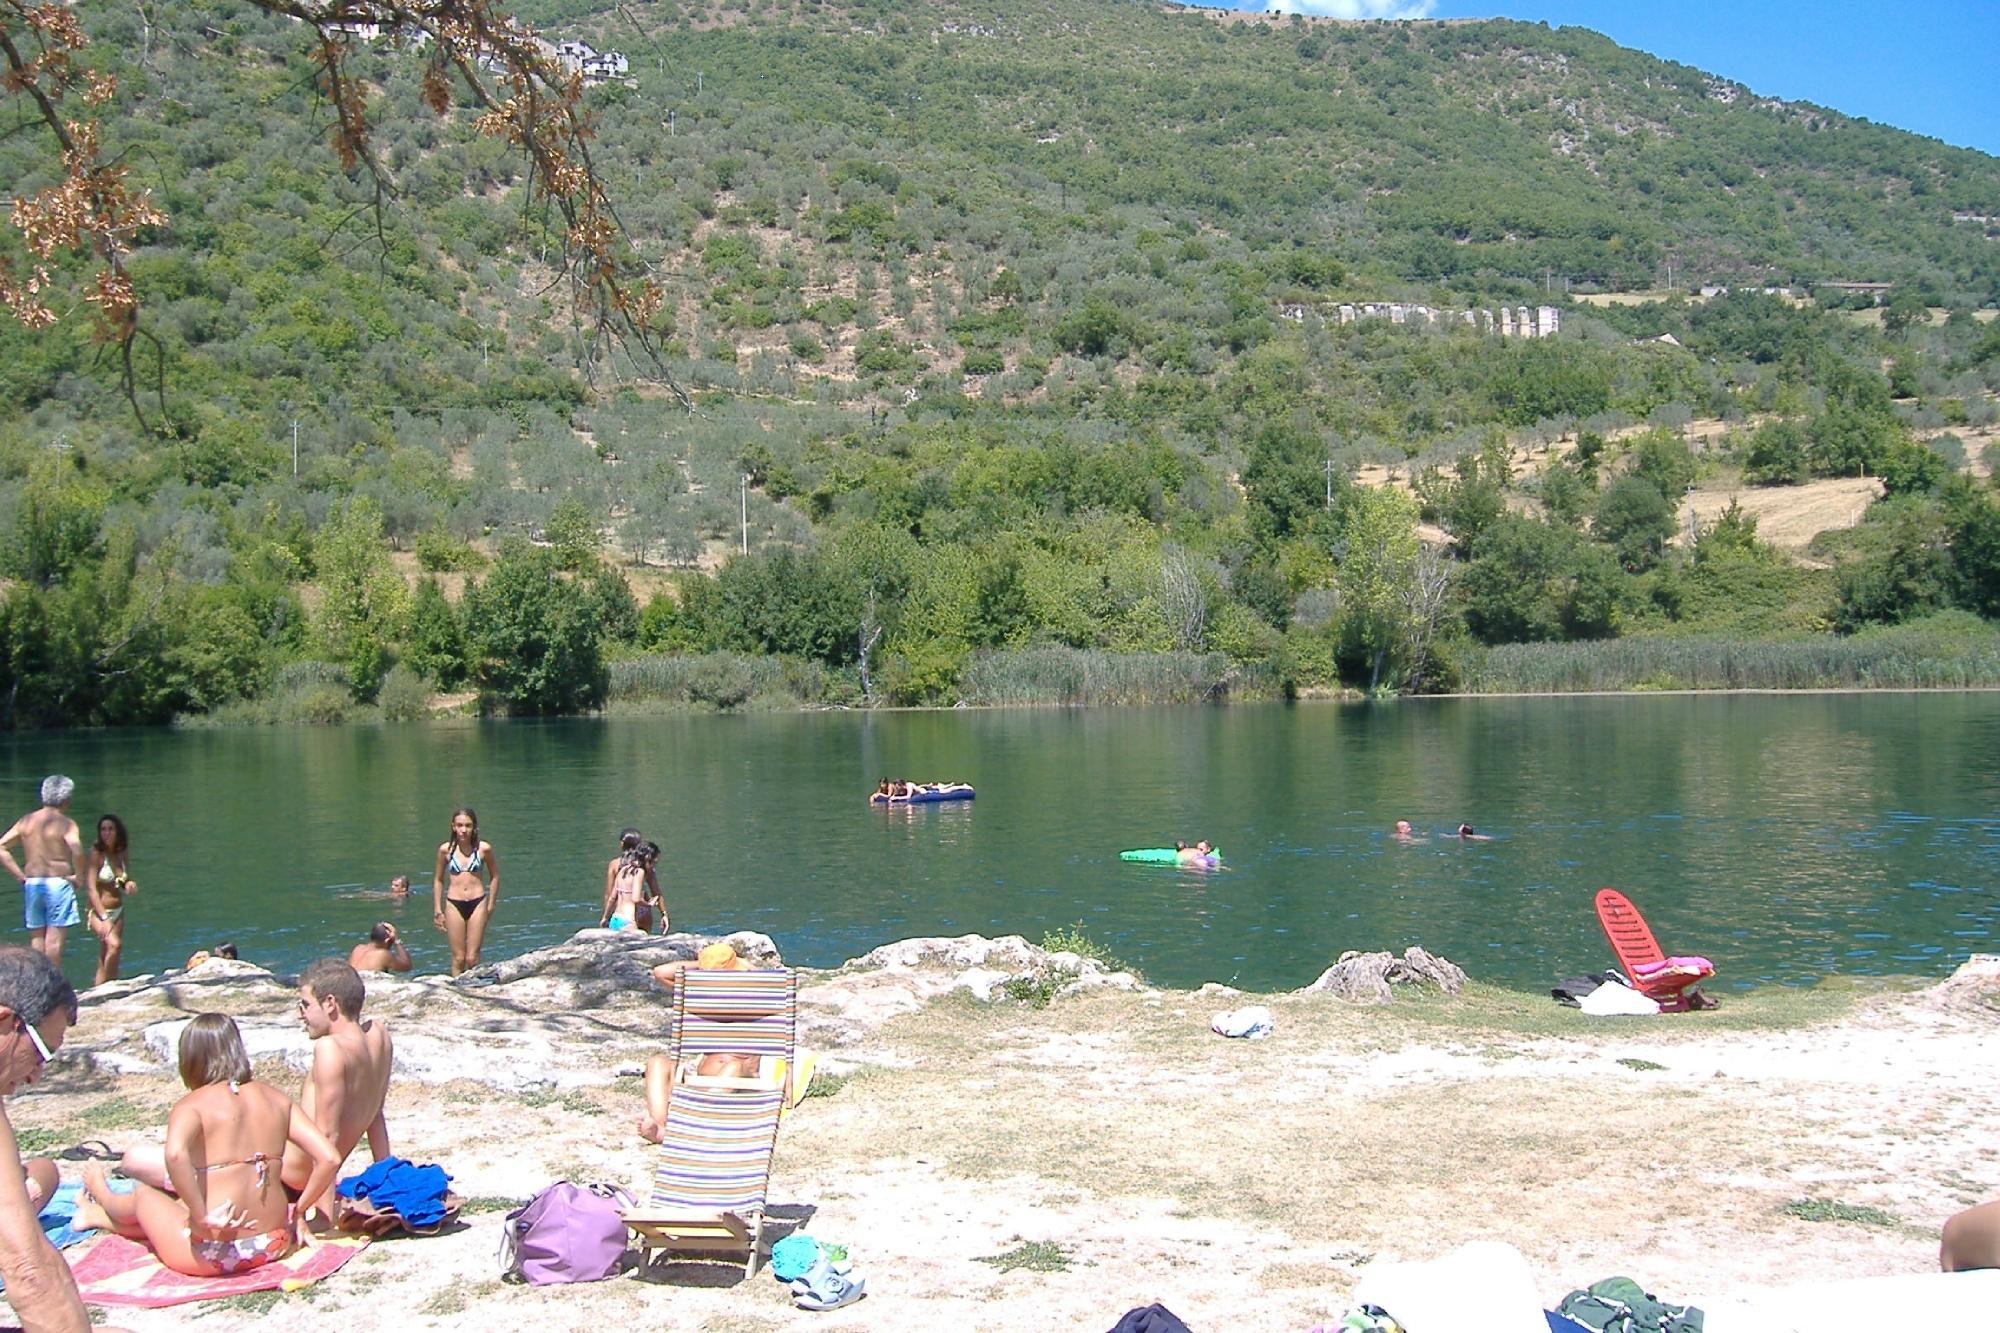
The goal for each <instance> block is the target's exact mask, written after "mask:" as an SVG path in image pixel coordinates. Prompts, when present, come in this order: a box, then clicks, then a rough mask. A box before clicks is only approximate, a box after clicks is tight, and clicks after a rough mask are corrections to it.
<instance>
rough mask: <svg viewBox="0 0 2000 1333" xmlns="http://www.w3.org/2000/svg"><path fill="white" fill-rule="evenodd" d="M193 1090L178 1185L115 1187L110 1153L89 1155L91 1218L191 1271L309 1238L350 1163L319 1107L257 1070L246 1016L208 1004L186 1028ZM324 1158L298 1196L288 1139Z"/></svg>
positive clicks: (270, 1254)
mask: <svg viewBox="0 0 2000 1333" xmlns="http://www.w3.org/2000/svg"><path fill="white" fill-rule="evenodd" d="M180 1064H181V1082H183V1083H185V1084H186V1085H187V1086H188V1088H189V1090H190V1091H189V1092H188V1095H187V1096H185V1097H183V1098H181V1099H180V1100H179V1101H178V1102H175V1103H174V1109H173V1110H172V1111H170V1112H168V1113H167V1151H166V1158H167V1162H166V1165H167V1179H168V1180H169V1181H171V1182H172V1184H173V1187H174V1192H173V1193H172V1194H169V1193H167V1192H166V1191H165V1190H160V1189H156V1188H154V1187H153V1186H151V1185H148V1184H145V1183H143V1182H135V1184H134V1187H133V1191H132V1193H130V1194H119V1193H116V1192H114V1191H113V1190H112V1189H111V1188H110V1185H109V1183H108V1181H107V1180H106V1176H105V1169H104V1166H103V1164H102V1163H99V1162H90V1163H87V1164H86V1165H85V1166H84V1169H83V1179H84V1187H85V1190H86V1191H87V1193H88V1199H87V1201H84V1202H82V1203H80V1205H79V1207H78V1208H77V1216H76V1221H77V1224H78V1225H79V1226H88V1227H93V1228H97V1229H100V1230H110V1231H116V1232H118V1233H119V1234H120V1235H122V1236H128V1237H130V1238H131V1239H133V1240H143V1241H145V1242H146V1244H148V1245H150V1246H151V1247H152V1250H153V1253H154V1254H155V1255H157V1256H159V1260H160V1262H161V1263H163V1264H165V1265H166V1266H167V1267H168V1268H171V1269H173V1270H174V1271H175V1272H176V1273H186V1274H188V1275H189V1276H191V1277H216V1276H224V1275H227V1274H230V1273H243V1272H248V1271H249V1270H250V1269H253V1268H262V1267H263V1266H264V1265H265V1264H268V1263H271V1262H272V1261H274V1260H277V1259H282V1258H284V1257H285V1256H286V1255H288V1254H290V1253H291V1252H292V1250H293V1249H294V1248H296V1247H297V1245H298V1220H299V1219H300V1218H301V1217H303V1216H305V1215H306V1213H308V1212H309V1211H311V1209H312V1208H313V1206H314V1205H315V1204H317V1203H318V1202H319V1201H320V1196H321V1195H323V1194H325V1193H326V1191H327V1188H328V1187H329V1186H331V1185H332V1184H333V1173H334V1172H335V1170H337V1169H338V1168H339V1166H340V1162H339V1159H338V1158H336V1157H335V1155H334V1151H333V1145H332V1144H331V1143H329V1142H327V1139H326V1135H324V1134H322V1133H320V1132H319V1130H318V1128H317V1127H315V1126H314V1124H313V1122H312V1117H310V1116H308V1115H306V1114H305V1113H304V1112H303V1111H301V1110H299V1108H298V1107H297V1106H296V1105H295V1104H293V1102H292V1099H291V1098H290V1097H287V1096H286V1095H285V1094H284V1093H282V1092H280V1091H278V1089H276V1088H273V1087H270V1086H269V1085H267V1084H263V1083H258V1082H255V1081H253V1080H252V1079H251V1077H250V1057H249V1056H248V1055H247V1054H245V1053H244V1050H243V1037H242V1034H240V1033H239V1032H238V1031H237V1030H236V1022H235V1020H234V1019H232V1018H230V1017H229V1016H228V1015H226V1014H202V1015H200V1016H199V1017H197V1018H196V1019H195V1020H194V1021H193V1022H191V1023H189V1024H188V1025H187V1027H186V1028H185V1029H184V1030H183V1031H182V1032H181V1044H180ZM288 1143H289V1144H297V1145H298V1147H299V1149H300V1151H302V1152H304V1153H305V1154H306V1156H307V1157H309V1158H311V1159H312V1174H311V1175H310V1176H308V1177H307V1179H306V1186H305V1191H304V1192H303V1193H302V1194H300V1195H299V1199H298V1202H297V1203H296V1204H295V1203H292V1202H291V1201H290V1200H288V1199H287V1198H286V1197H285V1182H284V1181H283V1180H282V1179H281V1178H280V1177H279V1174H278V1171H279V1168H280V1167H281V1166H282V1165H283V1164H284V1160H285V1145H286V1144H288Z"/></svg>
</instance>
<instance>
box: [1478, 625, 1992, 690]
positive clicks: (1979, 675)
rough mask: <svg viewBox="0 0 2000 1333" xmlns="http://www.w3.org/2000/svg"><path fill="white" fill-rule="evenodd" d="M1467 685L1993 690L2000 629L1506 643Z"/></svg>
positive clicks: (1480, 687)
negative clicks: (1846, 635)
mask: <svg viewBox="0 0 2000 1333" xmlns="http://www.w3.org/2000/svg"><path fill="white" fill-rule="evenodd" d="M1464 686H1465V692H1466V693H1468V694H1580V693H1591V692H1604V691H1645V690H1839V689H1991V688H1996V687H2000V637H1995V636H1994V635H1992V634H1990V633H1987V634H1982V635H1978V636H1973V635H1967V634H1961V633H1957V632H1954V631H1952V630H1929V629H1909V630H1900V631H1899V630H1887V631H1881V632H1878V633H1873V634H1865V635H1856V636H1854V637H1852V638H1844V639H1835V638H1813V639H1792V640H1767V639H1738V638H1699V639H1694V638H1689V639H1670V638H1631V639H1605V640H1599V641H1596V642H1591V643H1523V644H1507V645H1503V646H1501V647H1497V648H1493V649H1491V650H1489V651H1488V652H1486V653H1484V654H1482V655H1481V656H1480V658H1479V659H1478V660H1477V661H1475V662H1472V663H1468V669H1467V671H1466V679H1465V682H1464Z"/></svg>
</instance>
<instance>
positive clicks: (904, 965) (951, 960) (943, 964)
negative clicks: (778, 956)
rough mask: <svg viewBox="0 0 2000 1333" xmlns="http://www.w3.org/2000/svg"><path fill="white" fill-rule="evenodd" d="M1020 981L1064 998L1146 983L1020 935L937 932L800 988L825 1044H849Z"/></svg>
mask: <svg viewBox="0 0 2000 1333" xmlns="http://www.w3.org/2000/svg"><path fill="white" fill-rule="evenodd" d="M1013 981H1019V982H1022V983H1024V984H1025V985H1027V986H1030V987H1036V988H1040V987H1047V988H1048V989H1049V993H1050V994H1052V995H1054V996H1057V997H1062V996H1068V995H1076V994H1080V993H1082V992H1084V991H1087V990H1093V989H1096V988H1098V987H1110V988H1112V989H1116V990H1142V989H1144V985H1143V983H1141V982H1140V980H1139V979H1138V978H1137V977H1135V976H1133V975H1132V974H1131V973H1130V972H1117V971H1113V970H1111V969H1109V968H1107V967H1105V966H1104V964H1102V963H1100V962H1099V961H1098V960H1096V959H1095V958H1085V957H1082V956H1080V955H1078V954H1074V953H1070V952H1068V951H1065V950H1056V951H1051V950H1048V949H1041V948H1037V947H1036V946H1034V945H1032V944H1030V943H1028V942H1027V941H1026V940H1024V939H1022V938H1021V937H1020V936H1019V935H1002V936H1001V937H999V938H998V939H987V938H986V937H985V936H983V935H960V936H957V937H955V938H945V937H942V936H930V937H924V938H919V939H908V940H897V941H896V942H895V943H893V944H885V945H883V946H881V947H880V948H878V949H872V950H870V951H869V952H868V953H866V954H863V955H862V956H861V957H859V958H854V959H850V960H849V961H848V962H847V964H846V965H845V966H843V967H842V968H841V969H840V970H839V971H838V972H836V973H834V974H833V975H832V976H830V977H828V978H826V979H824V980H820V981H816V982H815V983H814V984H813V985H812V986H811V987H809V988H808V989H806V990H805V991H803V992H801V994H800V996H799V1003H800V1005H801V1008H802V1009H803V1010H804V1011H806V1012H807V1013H809V1014H810V1015H811V1022H812V1025H813V1027H814V1030H815V1031H816V1032H818V1033H819V1034H820V1036H821V1039H822V1040H823V1041H824V1043H825V1044H826V1045H829V1046H847V1045H853V1044H855V1043H858V1042H860V1041H862V1040H864V1039H865V1038H866V1036H867V1035H868V1033H870V1032H871V1031H873V1030H874V1029H875V1028H878V1027H880V1026H881V1025H882V1024H883V1023H885V1022H887V1021H888V1020H890V1019H892V1018H895V1017H897V1016H898V1015H901V1014H907V1013H913V1012H915V1011H916V1010H918V1009H921V1008H922V1007H923V1006H924V1005H925V1004H926V1003H928V1002H929V1001H931V1000H933V999H936V998H937V997H938V996H940V995H948V994H950V993H951V992H953V991H958V990H962V991H965V992H966V993H967V994H969V995H971V996H972V998H973V999H975V1000H978V1001H980V1002H981V1003H988V1002H991V1001H994V1000H999V999H1004V998H1005V996H1006V994H1007V985H1008V983H1009V982H1013Z"/></svg>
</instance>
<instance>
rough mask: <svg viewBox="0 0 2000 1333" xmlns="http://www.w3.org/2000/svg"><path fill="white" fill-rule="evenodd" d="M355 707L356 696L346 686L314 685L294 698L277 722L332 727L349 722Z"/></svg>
mask: <svg viewBox="0 0 2000 1333" xmlns="http://www.w3.org/2000/svg"><path fill="white" fill-rule="evenodd" d="M353 707H354V696H353V695H351V694H349V693H348V692H347V689H346V687H345V686H344V685H314V686H311V687H309V688H307V689H304V690H301V691H300V692H299V693H298V694H296V695H294V696H292V698H291V699H290V700H289V701H288V702H287V707H286V708H285V709H284V712H283V714H282V715H281V716H280V717H279V718H278V719H276V720H279V721H297V722H310V723H312V724H313V725H315V726H324V727H331V726H336V725H338V724H340V723H342V722H345V721H347V715H348V713H349V712H350V711H352V709H353Z"/></svg>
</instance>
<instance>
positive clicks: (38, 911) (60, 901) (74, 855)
mask: <svg viewBox="0 0 2000 1333" xmlns="http://www.w3.org/2000/svg"><path fill="white" fill-rule="evenodd" d="M75 791H76V784H75V783H74V782H71V781H70V780H69V779H68V778H66V777H64V776H62V775H61V774H60V773H56V774H51V775H50V776H48V777H46V778H43V779H42V808H41V809H39V810H37V811H35V812H34V813H32V814H26V815H22V816H21V817H20V818H19V819H17V820H15V821H14V826H13V827H12V828H10V829H8V830H7V831H6V832H5V833H0V865H4V866H6V867H7V871H8V873H9V874H11V875H13V877H14V878H15V879H18V880H20V881H21V887H22V888H23V889H24V890H26V891H27V903H26V912H25V914H24V916H25V920H26V925H27V929H28V947H29V948H31V949H33V950H34V951H35V952H36V953H38V954H41V955H42V956H43V957H44V958H47V959H48V960H49V961H50V962H52V963H55V964H58V965H60V964H61V963H62V948H63V937H64V936H65V935H66V934H68V933H69V928H70V927H71V926H73V925H75V924H76V923H77V922H78V921H79V920H81V919H82V918H81V917H79V916H78V914H77V910H76V876H77V867H78V866H80V865H82V864H83V841H82V839H80V838H79V837H78V836H77V832H76V821H75V820H74V819H71V818H70V817H69V798H70V796H71V795H72V794H73V793H74V792H75ZM16 842H18V843H20V844H21V857H22V860H24V861H26V862H27V865H26V866H25V867H23V866H22V865H21V864H20V862H17V861H15V859H14V857H13V856H12V854H11V853H9V852H8V850H7V847H8V844H10V843H16Z"/></svg>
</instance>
